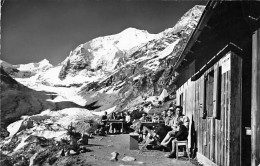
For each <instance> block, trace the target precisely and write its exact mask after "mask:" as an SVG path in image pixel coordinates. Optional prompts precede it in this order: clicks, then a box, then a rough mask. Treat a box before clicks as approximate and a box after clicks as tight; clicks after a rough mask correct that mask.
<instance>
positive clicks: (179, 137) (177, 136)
mask: <svg viewBox="0 0 260 166" xmlns="http://www.w3.org/2000/svg"><path fill="white" fill-rule="evenodd" d="M176 131H177V132H171V134H170V136H171V138H173V140H172V151H171V153H170V154H169V155H166V157H168V158H176V145H175V144H176V143H175V141H185V140H187V137H188V135H189V131H188V129H187V128H186V127H185V126H184V125H183V123H182V122H181V121H179V122H177V125H176Z"/></svg>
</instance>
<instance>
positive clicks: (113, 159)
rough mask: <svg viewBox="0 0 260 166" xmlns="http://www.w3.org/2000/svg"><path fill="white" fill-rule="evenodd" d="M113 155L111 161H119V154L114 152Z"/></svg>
mask: <svg viewBox="0 0 260 166" xmlns="http://www.w3.org/2000/svg"><path fill="white" fill-rule="evenodd" d="M111 155H112V157H111V159H110V160H111V161H117V160H118V159H117V157H118V155H119V153H118V152H112V153H111Z"/></svg>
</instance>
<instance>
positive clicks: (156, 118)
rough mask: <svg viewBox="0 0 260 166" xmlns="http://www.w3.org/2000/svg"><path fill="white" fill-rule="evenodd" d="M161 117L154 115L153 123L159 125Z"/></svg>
mask: <svg viewBox="0 0 260 166" xmlns="http://www.w3.org/2000/svg"><path fill="white" fill-rule="evenodd" d="M159 120H160V117H159V116H158V115H157V114H155V113H154V114H153V116H152V122H153V123H159Z"/></svg>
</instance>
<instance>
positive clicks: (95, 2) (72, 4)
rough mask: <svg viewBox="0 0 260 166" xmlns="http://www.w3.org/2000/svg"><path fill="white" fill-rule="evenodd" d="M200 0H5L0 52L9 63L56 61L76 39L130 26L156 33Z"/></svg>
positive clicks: (67, 51)
mask: <svg viewBox="0 0 260 166" xmlns="http://www.w3.org/2000/svg"><path fill="white" fill-rule="evenodd" d="M195 5H206V1H177V0H176V1H171V0H164V1H162V0H161V1H159V0H139V1H137V0H133V1H131V0H5V1H4V4H3V7H2V11H1V12H2V13H1V14H2V18H1V57H0V59H2V60H4V61H7V62H9V63H11V64H24V63H30V62H38V61H40V60H42V59H48V60H49V61H50V63H51V64H53V65H57V64H58V63H60V62H62V61H63V60H64V59H65V58H66V57H67V56H68V55H69V53H70V51H71V50H74V49H75V48H76V47H77V46H78V45H79V44H83V43H86V42H88V41H90V40H92V39H94V38H96V37H100V36H106V35H112V34H116V33H119V32H121V31H123V30H124V29H126V28H129V27H133V28H137V29H141V30H147V31H148V32H149V33H159V32H161V31H163V30H165V29H167V28H171V27H173V26H174V25H175V24H176V23H177V21H178V20H179V19H180V18H181V16H182V15H183V14H184V13H185V12H187V11H188V10H189V9H191V8H192V7H194V6H195Z"/></svg>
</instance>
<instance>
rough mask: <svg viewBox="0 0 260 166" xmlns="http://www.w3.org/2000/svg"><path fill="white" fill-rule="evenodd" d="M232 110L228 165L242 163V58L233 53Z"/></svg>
mask: <svg viewBox="0 0 260 166" xmlns="http://www.w3.org/2000/svg"><path fill="white" fill-rule="evenodd" d="M230 76H231V79H230V87H229V88H230V109H229V110H230V111H229V112H228V131H229V132H228V137H227V139H228V147H227V148H228V155H229V158H228V159H227V165H229V166H233V165H236V166H239V165H241V154H242V152H241V140H242V139H241V130H242V58H241V57H239V56H237V55H235V54H234V53H231V74H230Z"/></svg>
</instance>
